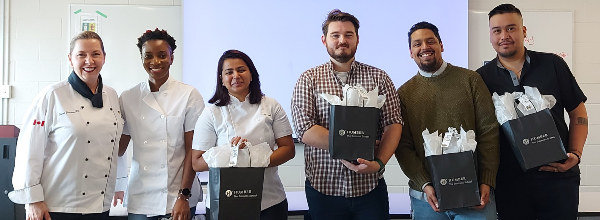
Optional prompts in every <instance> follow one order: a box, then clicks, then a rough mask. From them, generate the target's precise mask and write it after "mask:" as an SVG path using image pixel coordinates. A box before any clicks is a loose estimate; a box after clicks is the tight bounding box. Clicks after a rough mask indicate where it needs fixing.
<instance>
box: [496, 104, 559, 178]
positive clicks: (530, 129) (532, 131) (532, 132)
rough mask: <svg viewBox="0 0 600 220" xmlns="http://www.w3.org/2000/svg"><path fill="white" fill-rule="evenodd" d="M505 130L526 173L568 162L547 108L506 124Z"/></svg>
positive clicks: (503, 125)
mask: <svg viewBox="0 0 600 220" xmlns="http://www.w3.org/2000/svg"><path fill="white" fill-rule="evenodd" d="M502 130H503V131H504V134H505V135H506V138H507V139H508V142H509V143H510V145H511V148H512V149H513V152H514V153H515V156H516V157H517V160H518V161H519V164H520V165H521V168H523V170H524V171H526V170H528V169H531V168H534V167H538V166H541V165H545V164H548V163H552V162H556V161H559V160H564V159H567V153H566V152H565V148H564V146H563V142H562V140H561V139H560V135H559V134H558V130H557V129H556V124H554V119H553V118H552V115H551V113H550V110H548V109H544V110H542V111H539V112H536V113H533V114H530V115H526V116H523V117H520V118H517V119H513V120H510V121H507V122H505V123H504V124H502Z"/></svg>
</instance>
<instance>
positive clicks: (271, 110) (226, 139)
mask: <svg viewBox="0 0 600 220" xmlns="http://www.w3.org/2000/svg"><path fill="white" fill-rule="evenodd" d="M208 102H209V103H211V104H212V105H208V106H207V107H206V109H204V112H202V115H201V116H200V119H198V126H197V129H198V130H196V136H195V139H194V141H195V143H194V151H193V160H194V161H193V164H194V170H196V171H206V170H208V166H207V164H206V162H205V161H204V158H202V154H203V153H204V152H205V151H207V150H209V149H210V148H212V147H216V146H221V145H223V144H227V143H232V144H234V145H237V144H238V142H240V141H242V142H245V141H248V142H250V143H252V144H254V145H257V144H260V143H264V142H266V143H267V144H268V145H269V146H270V147H271V149H272V150H274V151H273V154H272V155H271V157H270V164H269V167H268V168H266V169H265V177H264V183H263V194H262V201H261V210H262V211H261V220H280V219H281V220H287V212H288V204H287V199H286V198H285V191H284V189H283V184H282V183H281V180H280V179H279V174H278V173H277V166H279V165H281V164H283V163H285V162H287V161H288V160H290V159H292V158H294V155H295V153H296V150H295V146H294V141H293V139H292V127H291V126H290V122H289V120H288V118H287V115H286V114H285V111H284V110H283V108H282V107H281V105H280V104H279V103H278V102H277V101H276V100H275V99H273V98H270V97H267V96H265V95H264V94H262V91H261V90H260V80H259V78H258V71H257V70H256V67H255V66H254V63H253V62H252V60H251V59H250V57H248V55H246V54H245V53H243V52H241V51H237V50H228V51H225V53H223V55H222V56H221V58H220V59H219V64H218V67H217V88H216V91H215V95H214V96H213V97H212V98H211V99H210V100H209V101H208ZM240 147H242V148H243V147H244V145H243V144H241V145H240ZM240 181H242V180H241V179H240ZM207 201H209V199H207ZM206 204H209V202H207V203H206ZM208 208H210V207H208Z"/></svg>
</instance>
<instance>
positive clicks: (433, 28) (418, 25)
mask: <svg viewBox="0 0 600 220" xmlns="http://www.w3.org/2000/svg"><path fill="white" fill-rule="evenodd" d="M420 29H429V30H431V31H433V35H435V37H437V39H438V41H440V43H442V38H441V37H440V33H439V30H438V28H437V27H436V26H435V25H433V24H432V23H429V22H426V21H421V22H419V23H416V24H415V25H413V26H412V27H411V28H410V30H409V31H408V48H410V41H411V40H412V39H411V37H410V36H411V35H412V34H413V33H414V32H415V31H417V30H420Z"/></svg>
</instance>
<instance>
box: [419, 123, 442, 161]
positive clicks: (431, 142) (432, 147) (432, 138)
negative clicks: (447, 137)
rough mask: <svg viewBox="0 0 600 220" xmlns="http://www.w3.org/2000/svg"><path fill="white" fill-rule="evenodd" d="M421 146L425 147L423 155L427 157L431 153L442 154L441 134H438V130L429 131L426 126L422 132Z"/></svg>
mask: <svg viewBox="0 0 600 220" xmlns="http://www.w3.org/2000/svg"><path fill="white" fill-rule="evenodd" d="M422 135H423V142H424V143H423V147H424V148H425V157H429V156H431V155H441V154H442V134H439V135H438V131H435V132H433V133H431V134H430V133H429V130H428V129H427V128H426V129H425V130H424V131H423V133H422Z"/></svg>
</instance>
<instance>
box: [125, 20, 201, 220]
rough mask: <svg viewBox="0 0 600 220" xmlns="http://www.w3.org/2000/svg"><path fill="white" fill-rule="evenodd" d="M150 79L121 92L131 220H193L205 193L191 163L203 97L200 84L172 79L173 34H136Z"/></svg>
mask: <svg viewBox="0 0 600 220" xmlns="http://www.w3.org/2000/svg"><path fill="white" fill-rule="evenodd" d="M137 46H138V48H139V50H140V54H141V60H142V66H143V67H144V69H145V70H146V72H147V73H148V81H144V82H141V83H140V84H138V85H136V86H134V87H132V88H131V89H128V90H126V91H124V92H123V93H122V94H121V97H120V101H121V109H122V113H123V118H124V119H125V128H124V129H123V136H122V137H121V143H120V150H119V155H123V153H124V152H125V150H126V149H127V145H128V144H129V141H130V140H131V139H133V159H132V162H131V170H130V176H129V187H128V190H127V195H128V196H127V199H126V200H127V201H126V203H127V212H128V213H129V219H135V220H138V219H139V220H146V219H159V218H168V217H173V219H174V220H189V219H190V218H191V216H193V215H194V214H195V210H196V209H195V206H196V205H197V204H198V198H199V197H200V195H201V187H200V184H199V182H198V178H196V173H195V172H194V170H193V168H192V162H191V161H192V159H191V151H192V138H193V135H194V127H195V125H196V121H197V120H198V117H199V116H200V114H201V113H202V109H204V100H203V99H202V96H201V95H200V93H199V92H198V90H197V89H195V88H194V87H192V86H190V85H186V84H184V83H182V82H179V81H176V80H174V79H172V78H171V77H170V75H169V69H170V67H171V64H173V59H174V56H173V51H174V50H175V48H176V47H177V46H176V45H175V39H174V38H173V37H172V36H171V35H169V34H168V33H167V32H166V31H164V30H158V28H157V29H156V30H154V31H151V30H148V31H146V33H144V34H143V35H142V36H141V37H140V38H138V43H137Z"/></svg>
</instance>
